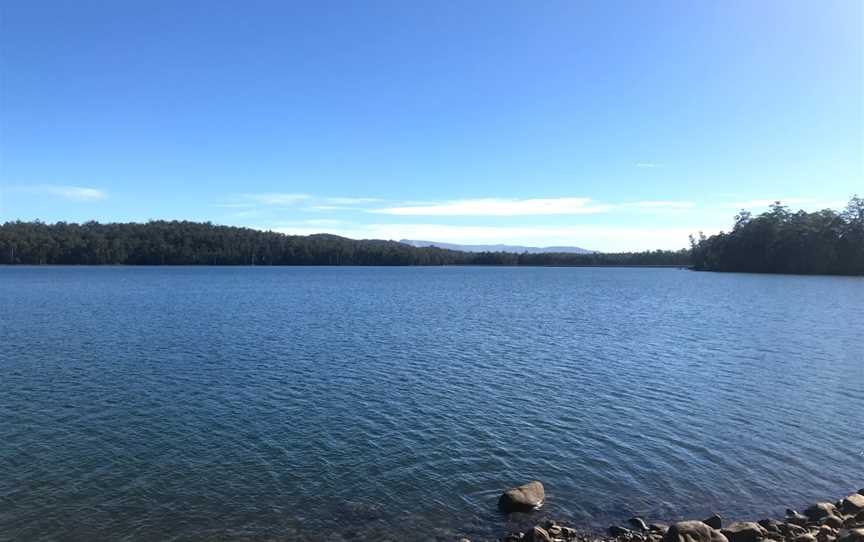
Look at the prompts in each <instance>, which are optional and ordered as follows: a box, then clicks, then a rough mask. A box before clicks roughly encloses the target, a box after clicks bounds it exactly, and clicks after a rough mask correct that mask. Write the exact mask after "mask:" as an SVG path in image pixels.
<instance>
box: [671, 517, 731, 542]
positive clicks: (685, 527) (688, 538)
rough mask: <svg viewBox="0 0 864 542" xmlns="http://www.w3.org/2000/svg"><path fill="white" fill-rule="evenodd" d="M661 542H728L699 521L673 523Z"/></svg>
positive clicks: (721, 535)
mask: <svg viewBox="0 0 864 542" xmlns="http://www.w3.org/2000/svg"><path fill="white" fill-rule="evenodd" d="M663 542H728V540H727V539H726V537H725V536H723V534H722V533H721V532H720V531H718V530H716V529H712V528H711V527H709V526H707V525H705V524H704V523H702V522H701V521H679V522H678V523H673V524H672V526H671V527H669V530H668V531H666V535H665V536H663Z"/></svg>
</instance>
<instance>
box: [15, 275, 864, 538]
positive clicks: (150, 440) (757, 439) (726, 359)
mask: <svg viewBox="0 0 864 542" xmlns="http://www.w3.org/2000/svg"><path fill="white" fill-rule="evenodd" d="M862 348H864V279H861V278H839V277H795V276H758V275H746V274H709V273H694V272H689V271H682V270H677V269H598V268H581V269H580V268H111V267H104V268H87V267H81V268H50V267H43V268H36V267H6V268H0V539H2V540H16V541H24V540H26V541H36V540H63V541H102V540H104V541H116V540H184V541H199V540H200V541H204V540H208V541H212V540H334V541H341V540H361V541H362V540H376V541H378V540H405V541H413V540H453V539H455V537H456V535H460V536H461V535H465V536H469V537H472V539H476V540H483V539H486V538H493V537H495V536H501V535H503V534H505V533H506V531H507V530H508V529H511V528H516V527H518V526H520V525H524V524H525V523H526V522H528V521H536V520H537V519H538V518H545V517H553V518H559V519H570V520H571V521H572V522H575V523H576V524H577V525H581V526H584V527H604V526H606V525H608V524H609V523H610V522H613V521H619V520H623V519H626V518H627V517H629V516H630V515H631V514H634V513H639V514H642V515H644V516H647V517H648V518H649V519H657V520H666V521H668V520H672V519H674V518H678V517H682V516H686V517H691V516H693V517H697V518H698V517H701V516H705V515H708V513H709V512H712V511H717V512H720V513H721V514H722V515H724V516H727V517H733V518H734V517H747V518H758V517H759V516H761V515H766V514H779V513H782V511H783V509H784V508H785V507H786V506H787V505H788V506H803V505H804V504H806V503H808V502H810V501H814V500H816V499H826V498H828V499H834V498H837V497H840V496H843V495H845V494H846V493H847V492H849V491H852V490H856V489H858V488H859V487H861V486H864V353H862ZM534 478H537V479H540V480H542V481H543V482H544V483H545V484H546V488H547V505H546V506H545V507H544V508H543V509H542V510H541V511H539V512H537V513H536V514H534V515H533V517H529V518H526V517H524V516H519V517H517V516H513V517H510V518H505V517H503V516H501V515H500V514H499V513H498V512H497V511H496V509H495V503H496V500H497V497H498V495H499V493H500V492H501V491H502V490H503V489H505V488H507V487H508V486H512V485H515V484H517V483H522V482H525V481H528V480H531V479H534Z"/></svg>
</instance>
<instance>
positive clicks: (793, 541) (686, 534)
mask: <svg viewBox="0 0 864 542" xmlns="http://www.w3.org/2000/svg"><path fill="white" fill-rule="evenodd" d="M544 501H545V491H544V488H543V484H542V483H540V482H538V481H533V482H530V483H528V484H525V485H522V486H519V487H515V488H512V489H509V490H507V491H506V492H504V494H502V495H501V498H500V499H499V501H498V506H499V508H500V509H501V511H502V512H505V513H509V512H514V511H526V510H532V509H537V508H540V507H541V506H543V503H544ZM500 540H501V542H571V541H575V542H864V489H861V490H859V491H858V492H857V493H852V494H850V495H848V496H846V497H844V498H842V499H840V500H839V501H836V502H817V503H815V504H813V505H812V506H810V507H809V508H807V509H805V510H804V511H803V513H802V512H798V511H796V510H793V509H791V508H790V509H787V510H786V515H785V516H784V517H782V518H776V519H775V518H763V519H759V520H756V521H734V522H727V521H726V520H724V518H722V517H720V516H719V515H716V514H715V515H712V516H711V517H709V518H705V519H703V520H688V521H679V522H676V523H672V524H670V525H666V524H663V523H650V524H649V523H647V522H646V521H645V519H643V518H640V517H633V518H630V519H629V520H628V521H627V524H626V525H613V526H611V527H610V528H609V530H608V532H607V533H605V534H601V533H591V532H586V531H581V530H579V529H576V528H573V527H569V526H567V525H565V524H563V523H561V524H559V523H557V522H554V521H546V522H544V523H543V524H541V525H535V526H534V527H533V528H531V529H529V530H527V531H525V532H517V533H511V534H508V535H506V536H504V537H503V538H501V539H500ZM460 542H470V541H469V540H468V539H467V538H463V539H461V540H460Z"/></svg>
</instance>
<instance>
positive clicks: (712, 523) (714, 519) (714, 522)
mask: <svg viewBox="0 0 864 542" xmlns="http://www.w3.org/2000/svg"><path fill="white" fill-rule="evenodd" d="M702 523H704V524H705V525H707V526H709V527H711V528H712V529H719V528H721V527H722V526H723V518H722V517H720V515H719V514H714V515H712V516H711V517H710V518H708V519H703V520H702Z"/></svg>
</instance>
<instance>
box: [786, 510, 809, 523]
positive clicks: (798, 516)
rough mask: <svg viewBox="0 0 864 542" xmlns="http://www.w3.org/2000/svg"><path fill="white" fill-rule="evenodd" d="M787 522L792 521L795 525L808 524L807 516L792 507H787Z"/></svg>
mask: <svg viewBox="0 0 864 542" xmlns="http://www.w3.org/2000/svg"><path fill="white" fill-rule="evenodd" d="M786 522H787V523H792V524H793V525H806V524H807V516H805V515H804V514H802V513H800V512H798V511H797V510H792V509H791V508H787V509H786Z"/></svg>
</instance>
